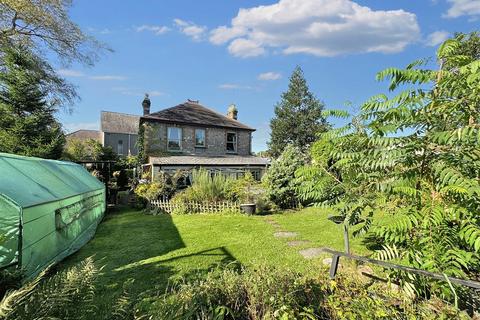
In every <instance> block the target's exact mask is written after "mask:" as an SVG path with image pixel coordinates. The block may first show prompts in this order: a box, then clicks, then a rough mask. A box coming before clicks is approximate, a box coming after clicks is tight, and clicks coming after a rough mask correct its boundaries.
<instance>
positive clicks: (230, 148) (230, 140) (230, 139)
mask: <svg viewBox="0 0 480 320" xmlns="http://www.w3.org/2000/svg"><path fill="white" fill-rule="evenodd" d="M227 152H229V153H235V152H237V134H236V133H235V132H227Z"/></svg>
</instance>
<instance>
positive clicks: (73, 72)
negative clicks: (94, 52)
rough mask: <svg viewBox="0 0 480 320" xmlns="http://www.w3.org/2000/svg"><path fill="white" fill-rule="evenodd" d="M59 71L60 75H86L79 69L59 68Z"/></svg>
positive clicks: (76, 76)
mask: <svg viewBox="0 0 480 320" xmlns="http://www.w3.org/2000/svg"><path fill="white" fill-rule="evenodd" d="M57 73H58V74H59V75H61V76H62V77H72V78H73V77H75V78H78V77H83V76H84V74H83V72H81V71H77V70H70V69H59V70H57Z"/></svg>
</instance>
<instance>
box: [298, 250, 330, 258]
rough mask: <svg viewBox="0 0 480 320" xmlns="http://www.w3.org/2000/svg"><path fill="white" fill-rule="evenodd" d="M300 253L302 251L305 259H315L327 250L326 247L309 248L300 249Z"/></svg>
mask: <svg viewBox="0 0 480 320" xmlns="http://www.w3.org/2000/svg"><path fill="white" fill-rule="evenodd" d="M298 253H300V254H301V255H302V256H303V257H304V258H305V259H313V258H316V257H318V256H320V255H321V254H323V253H325V250H324V248H308V249H304V250H300V251H299V252H298Z"/></svg>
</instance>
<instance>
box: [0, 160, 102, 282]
mask: <svg viewBox="0 0 480 320" xmlns="http://www.w3.org/2000/svg"><path fill="white" fill-rule="evenodd" d="M105 206H106V203H105V186H104V185H103V184H102V183H101V182H100V181H99V180H97V179H96V178H95V177H93V176H92V175H91V174H90V173H89V172H88V171H87V170H85V169H84V168H83V167H82V166H80V165H77V164H74V163H71V162H64V161H55V160H45V159H38V158H30V157H22V156H16V155H11V154H5V153H0V268H3V267H7V266H11V265H17V266H19V267H20V268H22V269H23V270H24V271H25V274H26V276H27V277H28V276H32V275H34V274H36V273H38V272H39V271H41V270H42V269H43V268H45V267H46V266H48V265H49V264H51V263H55V262H58V261H60V260H61V259H63V258H64V257H66V256H67V255H69V254H71V253H73V252H75V251H76V250H78V249H79V248H80V247H81V246H83V245H84V244H85V243H86V242H87V241H88V240H90V239H91V237H92V236H93V235H94V233H95V230H96V227H97V225H98V223H99V222H100V221H101V219H102V217H103V214H104V212H105Z"/></svg>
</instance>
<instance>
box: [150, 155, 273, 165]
mask: <svg viewBox="0 0 480 320" xmlns="http://www.w3.org/2000/svg"><path fill="white" fill-rule="evenodd" d="M149 163H150V164H158V165H177V166H267V165H268V164H269V161H268V159H265V158H260V157H255V156H234V155H224V156H169V157H150V161H149Z"/></svg>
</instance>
